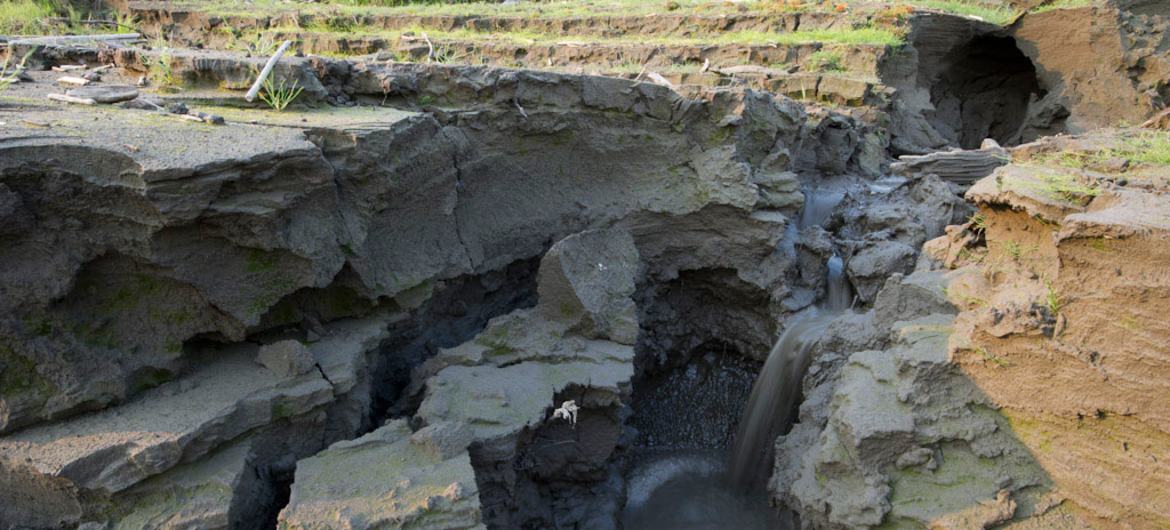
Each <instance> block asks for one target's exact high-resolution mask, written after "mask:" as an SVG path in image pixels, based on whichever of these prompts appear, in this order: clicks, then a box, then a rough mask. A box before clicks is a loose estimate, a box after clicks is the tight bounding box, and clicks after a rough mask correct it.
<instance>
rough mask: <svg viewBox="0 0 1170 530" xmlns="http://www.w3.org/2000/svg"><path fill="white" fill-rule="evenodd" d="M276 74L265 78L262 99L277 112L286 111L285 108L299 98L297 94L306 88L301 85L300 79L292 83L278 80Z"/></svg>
mask: <svg viewBox="0 0 1170 530" xmlns="http://www.w3.org/2000/svg"><path fill="white" fill-rule="evenodd" d="M274 77H276V76H268V79H265V80H264V84H263V85H262V88H261V90H260V99H261V100H262V101H264V102H265V103H267V104H268V106H269V107H272V110H275V111H276V112H284V109H286V108H288V106H289V105H290V104H291V103H292V102H293V101H294V100H296V99H297V96H300V95H301V92H304V90H305V89H304V88H302V87H301V86H300V82H299V81H293V83H292V85H291V86H290V85H288V83H287V82H286V81H285V80H284V79H281V80H280V82H279V83H278V82H276V81H274V80H273V78H274Z"/></svg>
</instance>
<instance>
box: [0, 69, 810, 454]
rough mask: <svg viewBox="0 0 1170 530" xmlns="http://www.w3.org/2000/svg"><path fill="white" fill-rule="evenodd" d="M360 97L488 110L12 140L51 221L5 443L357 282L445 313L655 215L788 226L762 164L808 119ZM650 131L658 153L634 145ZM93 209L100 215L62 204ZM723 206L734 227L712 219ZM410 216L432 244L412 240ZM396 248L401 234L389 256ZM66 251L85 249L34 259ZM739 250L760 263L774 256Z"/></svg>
mask: <svg viewBox="0 0 1170 530" xmlns="http://www.w3.org/2000/svg"><path fill="white" fill-rule="evenodd" d="M347 82H348V83H351V84H352V86H353V87H354V88H355V90H356V91H357V92H359V93H376V94H378V95H379V97H382V96H385V95H390V96H391V97H411V98H414V97H421V96H424V95H425V96H428V97H440V98H444V99H446V100H450V101H463V102H464V103H466V104H467V105H475V106H477V108H478V110H477V112H476V113H475V114H474V115H466V116H464V117H462V118H460V121H458V122H456V123H451V124H444V123H441V122H440V121H439V120H438V119H436V118H435V117H432V116H424V115H418V114H415V113H409V112H402V111H397V110H392V109H383V110H380V111H367V112H370V113H371V114H372V116H369V117H367V115H366V114H364V113H363V116H362V117H361V118H360V119H356V120H355V119H349V121H347V118H346V116H344V115H340V116H332V115H330V114H329V113H326V114H325V115H323V116H322V120H323V121H322V122H321V124H318V126H319V128H317V129H313V132H310V133H309V135H308V137H306V133H305V132H304V131H302V130H300V129H296V128H290V127H287V126H284V127H268V126H263V125H246V124H231V125H228V126H225V127H218V128H214V129H213V128H190V127H189V126H187V125H185V124H183V123H182V122H177V123H175V122H174V120H169V121H168V120H167V119H166V118H164V117H160V116H156V115H154V114H147V115H142V114H137V113H120V112H102V113H100V114H97V115H96V117H97V118H98V121H97V122H94V121H92V120H90V119H89V117H88V116H79V115H76V114H75V113H71V112H65V111H63V110H57V109H44V110H37V113H38V115H39V116H41V117H43V118H46V119H51V120H54V122H55V123H58V124H59V126H60V127H65V128H82V129H83V130H84V128H86V127H93V126H95V124H97V125H99V126H101V127H102V134H100V135H97V134H79V135H76V136H70V137H69V139H68V140H66V141H63V140H61V139H49V138H44V137H43V135H40V134H38V133H36V132H35V131H34V132H33V133H31V134H29V131H30V130H32V129H31V127H24V126H23V125H18V126H16V127H8V128H6V129H5V133H7V134H8V136H9V138H5V139H3V140H2V147H0V148H2V149H3V151H4V157H3V158H4V162H3V163H0V180H2V181H3V184H4V186H6V188H7V190H8V193H9V194H14V195H15V196H16V197H19V199H20V202H19V204H20V207H19V208H18V209H16V210H14V213H13V215H14V216H15V217H14V219H31V218H36V219H42V220H46V221H45V222H41V223H38V224H36V225H33V226H32V227H31V228H30V229H29V230H25V231H22V232H21V233H19V234H13V236H11V243H10V244H9V245H8V246H7V247H6V248H8V249H9V251H8V252H3V253H0V263H4V264H6V266H5V267H3V271H4V273H3V275H2V276H3V277H4V278H6V279H7V280H6V281H4V282H2V285H3V287H0V289H3V290H4V291H3V296H0V300H3V301H2V302H0V314H2V315H3V317H0V320H3V322H4V323H3V324H0V325H3V326H4V329H5V336H7V337H12V338H13V339H14V340H13V341H12V343H11V344H8V345H7V346H6V349H3V350H2V351H3V352H4V355H5V356H6V359H7V358H11V359H12V361H11V362H7V361H6V364H7V365H8V366H25V365H26V364H27V365H29V366H35V367H36V372H37V375H36V376H35V377H31V378H30V379H29V380H31V381H35V382H34V383H33V384H30V385H26V386H22V387H21V388H20V389H19V391H18V392H15V393H10V394H8V395H6V397H5V400H6V403H7V405H6V406H5V407H4V408H3V410H2V412H3V414H2V415H0V420H2V421H0V429H4V430H6V431H11V430H13V429H16V428H19V427H21V426H26V425H30V424H34V423H37V422H40V421H43V420H45V419H48V418H57V417H61V416H63V415H69V414H75V413H78V412H82V411H84V410H86V409H93V408H100V407H103V406H106V405H108V404H111V403H116V402H119V401H122V400H125V399H126V398H127V397H130V396H132V395H133V394H134V393H135V392H136V390H137V389H136V388H135V387H134V385H133V384H128V383H127V381H128V379H132V378H128V377H127V374H133V373H138V372H142V371H154V372H158V371H160V370H161V371H165V372H166V373H175V372H177V371H179V370H181V369H182V368H183V366H184V365H185V364H186V362H187V361H186V359H185V358H184V355H183V351H182V350H183V343H184V341H186V340H188V339H189V338H191V337H194V336H196V335H200V334H208V333H211V334H218V335H220V336H223V337H225V338H227V339H228V340H241V339H243V338H244V337H245V336H246V335H248V334H249V333H252V332H255V331H259V330H260V329H262V328H270V327H272V326H277V325H288V324H293V323H295V321H296V320H299V318H300V317H298V316H296V315H297V314H298V313H299V312H298V311H283V310H282V311H280V312H273V311H272V308H273V307H274V306H276V305H277V304H278V303H279V302H280V301H281V300H282V299H285V298H287V297H290V296H292V295H293V293H296V292H298V291H300V290H304V289H309V290H313V289H322V288H325V287H326V286H329V285H330V284H331V283H332V282H334V281H337V279H338V278H340V277H342V276H343V277H344V278H346V282H347V283H346V286H345V289H347V290H348V292H351V293H353V295H352V297H351V298H353V299H355V300H374V299H378V298H380V297H384V298H395V297H398V296H400V295H404V294H405V293H409V292H413V291H412V290H414V289H420V291H419V292H420V293H425V292H426V289H427V286H428V285H432V284H433V283H434V282H436V281H442V280H445V279H450V278H456V277H460V276H463V275H468V274H478V273H483V272H487V271H491V270H496V269H499V268H501V267H503V266H505V265H507V264H508V263H512V262H515V261H517V260H520V259H527V258H530V257H532V256H536V255H539V254H540V253H541V252H543V251H544V249H545V246H546V245H547V241H548V240H549V239H550V237H554V238H555V237H562V236H563V235H564V234H568V233H574V232H577V231H580V230H582V229H585V228H588V227H589V226H594V225H601V224H605V223H606V222H613V221H616V220H619V219H625V218H630V219H633V218H635V217H637V216H642V215H651V214H650V213H649V212H653V215H659V216H661V219H662V221H664V222H665V221H667V220H671V221H672V222H673V221H674V220H678V219H686V218H688V216H690V215H695V214H698V212H704V213H703V214H702V215H704V216H706V217H707V218H708V222H710V221H714V220H716V219H718V222H719V223H725V224H726V223H732V220H735V221H734V222H735V223H740V222H741V221H742V222H750V223H756V224H759V225H760V229H761V230H763V229H766V230H767V231H768V232H771V231H773V230H775V229H782V225H781V224H780V223H771V224H767V223H763V222H762V221H761V222H757V221H754V220H752V221H749V220H748V216H749V215H752V214H751V212H752V211H753V209H754V208H756V206H757V203H758V202H760V195H759V191H758V187H757V186H756V185H755V184H753V182H752V175H753V174H754V172H755V171H757V170H758V168H760V167H762V166H763V165H764V164H765V163H767V165H768V168H769V169H768V171H784V170H786V169H787V167H788V164H789V163H790V157H791V153H792V151H793V150H796V149H798V143H799V142H798V141H797V137H798V136H799V134H800V130H801V123H802V121H803V119H804V115H803V113H802V112H801V111H800V107H799V106H798V105H796V104H794V103H792V102H787V101H777V100H774V99H772V98H771V97H769V96H767V95H764V94H760V93H755V92H750V91H738V92H737V91H709V92H707V93H704V94H701V97H699V98H698V99H686V98H682V97H681V96H679V95H677V94H675V93H674V92H671V91H669V90H667V89H665V88H662V87H657V86H653V85H646V84H636V83H631V82H628V81H624V80H617V79H604V78H591V77H583V76H572V75H566V74H549V73H534V72H517V71H502V70H494V69H483V68H471V67H439V66H434V65H430V66H428V65H395V66H393V67H384V66H378V67H373V66H370V67H366V68H359V69H356V70H355V71H354V73H353V75H352V77H351V78H350V79H349V80H348V81H347ZM383 87H387V90H383ZM517 105H520V106H521V107H522V108H524V109H526V114H527V117H525V116H523V115H521V114H520V113H519V112H518V111H517V110H516V106H517ZM567 109H572V110H567ZM144 120H145V122H146V123H147V124H149V125H150V126H151V128H150V130H151V135H150V136H151V138H150V139H149V140H150V141H146V138H144V137H143V136H142V135H143V133H142V131H143V121H144ZM371 122H377V123H379V125H377V126H369V125H368V123H371ZM280 124H281V125H293V126H294V127H296V126H304V125H299V124H300V122H295V123H288V124H285V123H283V122H281V123H280ZM305 127H307V126H305ZM631 131H643V132H644V134H643V133H639V135H638V136H637V138H638V139H637V141H630V140H628V138H632V137H631V136H630V135H631V134H632V133H631ZM517 138H521V140H520V141H519V143H517ZM520 144H524V145H525V147H518V146H519V145H520ZM192 145H216V146H220V148H217V149H191V147H190V146H192ZM583 153H594V154H596V156H592V155H583ZM678 153H690V154H689V155H688V157H689V161H687V162H685V163H684V162H679V161H678V160H677V156H678ZM769 157H770V158H769ZM568 160H573V161H574V163H573V164H568V163H567V162H565V161H568ZM661 160H669V161H670V162H669V163H659V161H661ZM46 175H48V176H46ZM391 176H392V178H391ZM517 187H521V188H524V189H527V190H529V191H530V192H531V193H526V194H525V195H524V197H523V198H522V199H523V200H522V203H515V200H516V197H515V196H514V195H511V194H510V193H508V192H507V190H510V189H516V188H517ZM72 193H76V194H77V196H78V197H80V198H81V199H80V200H64V199H63V195H62V194H66V195H68V194H72ZM505 203H509V204H513V207H511V208H507V209H501V208H499V205H500V204H505ZM110 205H114V206H110ZM718 205H726V206H727V207H728V208H726V209H722V210H710V208H712V207H714V206H718ZM22 212H30V213H31V212H35V213H36V215H35V217H29V216H28V215H25V213H22ZM68 219H77V220H78V222H76V223H75V222H71V221H67V220H68ZM403 219H410V222H411V223H412V224H413V225H414V226H416V227H417V228H418V229H417V230H413V231H411V232H410V233H405V234H402V233H399V232H394V231H393V229H392V228H391V226H392V225H393V226H398V224H399V223H401V222H402V221H403ZM778 219H779V218H777V220H778ZM48 220H53V223H58V224H61V223H63V224H62V226H60V227H58V226H57V225H53V226H49V224H52V223H49V222H48ZM306 227H311V228H306ZM387 231H391V232H394V233H398V234H399V235H397V236H395V237H393V238H381V237H371V234H379V233H389V232H387ZM50 240H52V241H59V242H55V243H53V244H54V245H57V246H59V247H61V248H67V249H69V250H68V252H64V251H63V252H60V253H56V254H54V255H53V256H43V257H41V258H36V257H35V256H41V254H38V253H36V252H31V251H30V250H29V249H32V248H36V247H37V246H38V245H41V244H43V242H46V241H50ZM727 249H733V252H732V253H731V254H729V255H730V256H743V257H744V258H745V259H748V258H750V259H751V260H753V262H754V263H757V264H758V263H759V258H760V257H759V256H757V255H754V254H758V252H756V250H752V253H753V255H752V256H746V255H745V252H744V251H743V250H739V249H735V248H734V246H733V245H725V248H724V249H722V250H720V252H725V251H726V250H727ZM711 250H712V251H714V250H715V249H714V248H712V249H711ZM757 250H758V249H757ZM697 255H714V259H716V260H717V261H721V262H726V260H722V257H721V256H718V255H715V253H714V252H712V253H710V254H707V253H699V254H697ZM30 256H33V258H30ZM661 263H665V261H663V262H661ZM339 274H340V275H341V276H339ZM774 280H775V279H773V280H761V281H774ZM312 292H313V291H310V295H312ZM330 292H333V291H329V290H323V291H320V292H319V293H318V296H325V293H330ZM315 305H316V306H329V305H328V304H315ZM340 305H353V304H349V302H345V301H342V303H341V304H340ZM354 307H356V306H354ZM212 308H214V310H211V309H212ZM96 315H101V318H98V317H97V316H96ZM342 316H345V315H342ZM278 317H279V318H278ZM286 318H287V319H292V320H283V319H286ZM131 323H133V325H131ZM144 323H145V324H144ZM143 325H146V326H147V327H148V328H149V329H150V330H151V331H150V332H149V333H143V332H142V329H143V328H142V326H143ZM52 330H63V332H60V333H57V332H51V331H52ZM46 331H50V332H46ZM18 338H19V339H18ZM623 340H628V338H627V339H623ZM9 350H11V353H9ZM64 351H69V352H71V354H70V355H72V357H71V358H70V359H69V360H66V359H65V358H64V357H63V354H62V352H64ZM80 366H85V367H86V368H85V373H84V376H83V374H82V373H81V372H80V368H79V367H80ZM42 371H43V373H42ZM152 373H153V372H152ZM50 396H51V397H52V398H53V399H48V398H49V397H50Z"/></svg>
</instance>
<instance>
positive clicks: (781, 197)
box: [755, 171, 804, 212]
mask: <svg viewBox="0 0 1170 530" xmlns="http://www.w3.org/2000/svg"><path fill="white" fill-rule="evenodd" d="M755 184H756V186H759V188H760V200H761V204H760V206H761V207H762V208H771V209H776V210H786V211H791V212H795V211H797V210H800V207H801V206H803V205H804V194H803V193H801V192H800V179H799V177H798V176H797V174H796V173H793V172H791V171H783V172H775V173H765V172H759V173H756V175H755Z"/></svg>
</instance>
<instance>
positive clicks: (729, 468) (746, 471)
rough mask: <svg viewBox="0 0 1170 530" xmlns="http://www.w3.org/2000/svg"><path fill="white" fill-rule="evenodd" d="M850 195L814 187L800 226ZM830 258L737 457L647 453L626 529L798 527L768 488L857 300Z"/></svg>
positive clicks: (768, 370)
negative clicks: (840, 323)
mask: <svg viewBox="0 0 1170 530" xmlns="http://www.w3.org/2000/svg"><path fill="white" fill-rule="evenodd" d="M843 197H844V193H842V192H839V191H814V192H807V193H806V199H805V206H804V210H803V212H802V214H801V219H800V221H799V223H798V227H799V228H804V227H808V226H820V225H823V224H824V223H825V222H827V221H828V219H829V216H830V215H831V214H832V211H833V209H834V208H836V206H837V204H839V203H840V202H841V199H842V198H843ZM790 232H791V231H790ZM827 266H828V274H827V278H826V279H827V283H828V287H827V290H826V293H825V297H824V299H823V300H822V302H821V303H820V304H819V305H818V306H817V307H814V308H812V309H809V310H807V311H806V312H805V313H803V314H802V315H800V316H797V317H795V318H793V319H792V320H791V321H790V322H789V324H788V327H787V328H785V329H784V332H783V333H782V334H781V335H780V338H779V339H778V340H777V341H776V343H775V345H774V346H773V347H772V350H771V352H770V353H769V354H768V358H767V360H766V361H765V362H764V367H763V368H762V369H761V370H760V373H759V375H758V376H757V377H756V380H755V383H754V384H753V386H752V390H751V394H750V396H749V397H748V402H747V406H746V407H745V408H744V409H743V413H742V416H741V418H740V421H739V424H738V426H737V429H736V433H735V438H734V439H733V442H732V444H733V445H732V448H731V454H730V458H726V456H725V455H723V456H721V455H719V454H717V453H713V452H693V453H679V452H675V453H671V454H663V455H661V456H659V457H655V458H648V459H646V460H645V461H643V462H642V463H641V464H640V465H639V466H638V467H637V468H636V469H635V470H634V472H633V474H632V475H631V476H630V479H629V481H628V483H627V492H626V509H625V512H624V514H623V517H622V523H623V527H624V528H625V529H626V530H774V529H778V528H791V524H790V522H789V521H786V520H785V519H784V518H782V517H779V514H778V513H777V512H776V510H774V509H773V508H771V507H770V506H768V503H767V498H766V495H765V494H764V493H763V491H764V485H765V484H766V482H767V480H768V477H769V476H770V474H771V470H772V446H773V443H774V442H775V440H776V438H777V437H778V436H780V435H782V434H784V433H785V432H787V431H788V429H789V428H790V427H791V425H792V423H793V422H794V421H795V419H796V413H797V408H798V407H797V405H798V403H799V400H800V389H801V383H802V381H803V379H804V374H805V372H807V371H808V366H809V364H810V362H811V360H812V359H811V355H810V354H811V352H812V347H813V345H814V344H816V342H817V340H818V339H819V338H820V336H821V334H822V333H823V332H824V330H825V328H826V326H828V324H829V322H831V321H832V320H833V319H834V318H836V317H837V316H838V315H840V314H841V313H842V312H844V311H847V310H848V309H849V307H850V305H851V303H852V298H853V295H852V291H851V289H850V286H849V283H848V280H847V279H846V278H845V273H844V262H843V261H842V259H841V258H840V257H839V256H837V255H833V256H832V257H830V258H829V260H828V263H827Z"/></svg>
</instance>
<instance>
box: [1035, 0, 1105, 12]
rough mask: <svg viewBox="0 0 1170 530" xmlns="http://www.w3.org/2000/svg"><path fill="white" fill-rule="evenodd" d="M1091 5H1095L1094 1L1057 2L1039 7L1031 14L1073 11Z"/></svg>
mask: <svg viewBox="0 0 1170 530" xmlns="http://www.w3.org/2000/svg"><path fill="white" fill-rule="evenodd" d="M1091 5H1093V0H1056V1H1054V2H1052V3H1051V4H1048V5H1044V6H1040V7H1037V8H1035V9H1033V10H1032V11H1031V12H1032V13H1043V12H1045V11H1052V10H1054V9H1073V8H1078V7H1089V6H1091Z"/></svg>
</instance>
